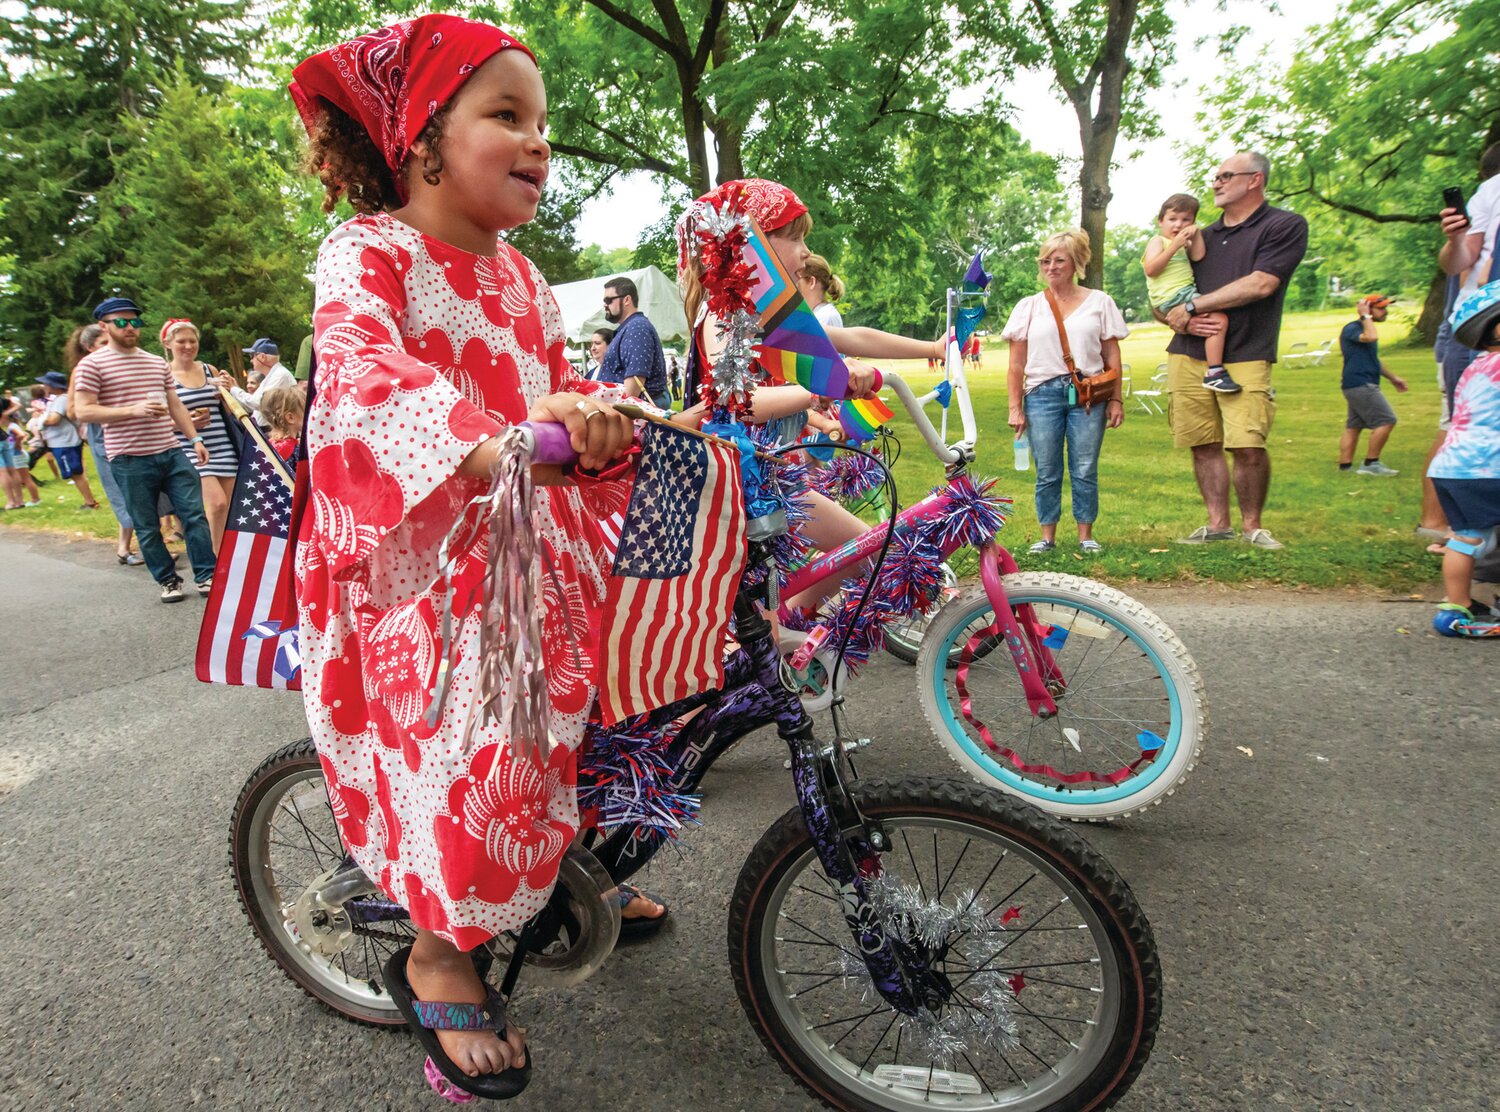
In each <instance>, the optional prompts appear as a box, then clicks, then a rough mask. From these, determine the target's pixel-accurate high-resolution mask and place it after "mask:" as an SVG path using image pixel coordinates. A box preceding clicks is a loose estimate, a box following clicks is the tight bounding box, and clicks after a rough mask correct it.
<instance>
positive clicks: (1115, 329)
mask: <svg viewBox="0 0 1500 1112" xmlns="http://www.w3.org/2000/svg"><path fill="white" fill-rule="evenodd" d="M1099 296H1100V297H1101V299H1102V300H1103V304H1102V305H1100V307H1099V339H1100V340H1123V339H1124V338H1125V337H1126V336H1129V335H1130V326H1129V325H1128V324H1126V323H1125V315H1124V314H1123V313H1121V312H1120V307H1119V306H1118V305H1116V304H1115V299H1114V298H1112V297H1110V296H1109V294H1107V293H1101V294H1100V295H1099Z"/></svg>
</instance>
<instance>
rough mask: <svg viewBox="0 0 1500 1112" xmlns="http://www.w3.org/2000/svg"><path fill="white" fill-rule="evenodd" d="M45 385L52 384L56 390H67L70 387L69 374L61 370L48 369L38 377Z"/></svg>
mask: <svg viewBox="0 0 1500 1112" xmlns="http://www.w3.org/2000/svg"><path fill="white" fill-rule="evenodd" d="M37 381H38V382H40V383H41V384H42V385H43V386H50V387H52V389H54V390H66V389H67V388H68V376H67V375H65V374H63V373H62V372H61V371H48V372H47V373H46V374H44V375H42V376H41V377H40V378H38V379H37Z"/></svg>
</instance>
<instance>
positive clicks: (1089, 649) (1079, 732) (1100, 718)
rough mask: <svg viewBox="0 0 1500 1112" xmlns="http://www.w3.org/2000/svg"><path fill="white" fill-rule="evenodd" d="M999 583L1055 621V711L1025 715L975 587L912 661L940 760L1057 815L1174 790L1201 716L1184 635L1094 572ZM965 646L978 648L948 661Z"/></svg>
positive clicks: (1150, 799) (1198, 680)
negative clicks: (967, 657)
mask: <svg viewBox="0 0 1500 1112" xmlns="http://www.w3.org/2000/svg"><path fill="white" fill-rule="evenodd" d="M1004 583H1005V590H1006V594H1007V595H1008V597H1009V599H1010V604H1011V607H1012V609H1013V610H1017V609H1020V608H1022V607H1028V606H1029V607H1030V608H1031V611H1032V613H1033V614H1034V616H1035V618H1036V620H1037V622H1038V623H1039V624H1040V625H1041V626H1042V627H1044V628H1045V627H1050V632H1049V633H1048V634H1047V636H1046V637H1045V642H1046V644H1047V647H1048V650H1049V651H1050V652H1051V654H1052V658H1053V661H1054V663H1055V665H1056V667H1057V670H1058V673H1059V674H1060V676H1061V682H1060V683H1054V684H1052V685H1051V689H1052V691H1053V698H1054V700H1055V701H1056V703H1057V715H1056V716H1055V717H1053V718H1050V719H1043V718H1038V717H1036V716H1035V715H1033V714H1032V713H1031V710H1030V708H1029V707H1028V706H1027V703H1026V697H1025V694H1024V693H1023V691H1022V688H1021V684H1020V680H1019V678H1018V676H1017V674H1016V668H1015V663H1014V661H1013V660H1012V658H1011V654H1010V653H1009V652H1007V651H1001V650H1000V649H999V648H996V647H995V645H994V642H993V639H992V638H988V637H987V636H985V635H986V631H987V630H988V629H989V627H990V626H991V624H992V623H993V622H994V619H995V615H994V610H993V608H992V607H991V605H990V600H989V596H988V595H987V594H986V593H985V591H984V588H983V587H977V588H973V589H971V590H970V591H968V592H966V593H965V594H963V595H961V596H960V597H958V598H957V599H954V600H953V601H952V602H950V603H949V604H948V605H947V606H946V607H944V608H943V610H942V612H941V613H940V614H939V615H938V616H937V617H936V618H935V619H933V622H932V624H931V626H930V627H929V628H928V630H927V633H926V636H925V637H924V639H923V644H922V652H921V656H920V657H919V659H918V661H917V682H918V684H919V687H920V694H921V699H922V709H923V711H924V712H925V713H926V715H927V721H928V724H929V725H930V726H931V727H932V730H933V732H934V733H935V734H936V735H937V738H938V740H939V741H940V742H942V743H943V746H944V748H946V749H947V751H948V754H949V755H950V756H951V757H952V758H953V759H954V760H955V761H956V762H957V763H958V765H959V767H961V768H962V769H963V770H964V771H965V772H967V773H968V774H969V775H970V776H972V777H974V779H975V780H978V781H979V782H980V783H982V784H987V785H990V786H993V787H999V788H1000V789H1002V790H1004V791H1008V792H1012V793H1014V794H1016V795H1019V796H1021V797H1022V798H1024V799H1026V800H1028V801H1029V802H1031V803H1034V804H1036V805H1037V806H1038V807H1041V808H1042V809H1043V810H1044V811H1048V812H1050V813H1051V814H1054V815H1058V816H1060V817H1062V818H1068V819H1084V820H1094V821H1100V820H1108V819H1116V818H1121V817H1123V816H1125V815H1129V814H1131V813H1132V812H1135V811H1139V810H1142V809H1143V808H1146V807H1150V806H1152V805H1153V804H1157V803H1160V802H1161V801H1162V800H1163V799H1165V798H1166V797H1167V796H1169V795H1171V794H1172V792H1174V791H1175V790H1176V789H1177V787H1178V785H1180V784H1181V783H1182V782H1183V781H1184V780H1185V779H1187V776H1188V773H1190V772H1191V771H1192V770H1193V767H1194V765H1195V764H1196V763H1197V760H1198V756H1199V753H1200V752H1201V749H1202V744H1203V735H1204V730H1205V727H1206V723H1207V717H1206V712H1205V710H1204V703H1203V680H1202V677H1201V676H1200V675H1199V674H1198V666H1197V664H1195V663H1194V662H1193V658H1192V657H1191V656H1190V655H1189V654H1188V651H1187V648H1186V647H1185V646H1184V645H1183V643H1182V641H1181V640H1180V639H1179V638H1178V637H1177V635H1176V634H1175V633H1173V632H1172V630H1171V629H1170V628H1169V627H1168V626H1167V624H1166V623H1165V622H1164V621H1162V620H1161V619H1160V618H1159V617H1157V616H1156V615H1155V614H1154V613H1152V612H1151V611H1150V610H1149V609H1147V608H1146V607H1145V606H1143V605H1141V604H1140V603H1139V602H1137V601H1135V599H1133V598H1131V597H1130V596H1129V595H1126V594H1124V593H1123V592H1121V591H1117V590H1115V589H1114V588H1113V587H1107V586H1105V585H1104V584H1102V583H1098V582H1095V581H1094V580H1091V579H1082V578H1079V577H1078V576H1074V575H1062V574H1059V573H1056V572H1018V573H1015V574H1012V575H1007V576H1005V577H1004ZM966 645H972V646H975V647H977V648H982V649H984V650H985V651H982V652H979V653H976V654H975V656H974V658H973V659H972V660H971V661H970V662H969V665H968V668H967V670H965V669H964V668H962V667H960V668H957V669H955V668H953V663H954V661H955V658H957V657H961V656H962V654H963V650H964V648H965V646H966ZM986 732H988V734H989V737H988V738H986V737H985V733H986Z"/></svg>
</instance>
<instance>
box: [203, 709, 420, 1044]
mask: <svg viewBox="0 0 1500 1112" xmlns="http://www.w3.org/2000/svg"><path fill="white" fill-rule="evenodd" d="M229 859H230V868H231V870H232V871H233V873H234V887H235V892H236V894H237V895H238V896H239V898H240V906H241V907H243V908H244V909H245V915H246V916H247V917H248V918H249V920H250V926H251V928H252V929H253V930H254V931H255V937H256V938H257V939H258V940H259V942H260V944H261V945H262V946H263V947H264V948H265V951H266V953H267V954H269V955H270V956H271V959H272V960H273V961H275V962H276V964H277V965H279V966H281V969H282V971H283V972H284V973H285V974H286V975H287V976H288V977H290V978H291V979H292V980H293V981H294V982H296V983H297V985H299V986H300V987H301V988H302V989H303V990H305V991H306V992H308V993H309V994H311V995H312V996H313V997H315V998H316V999H318V1000H319V1001H321V1002H322V1003H324V1004H326V1005H327V1006H328V1007H330V1008H332V1009H333V1010H334V1011H336V1012H338V1013H339V1014H340V1015H342V1016H345V1017H347V1018H349V1019H352V1020H355V1021H356V1022H359V1023H369V1024H374V1025H377V1026H382V1027H399V1026H403V1025H404V1024H405V1023H406V1020H405V1019H404V1018H402V1015H401V1013H400V1012H399V1011H398V1010H397V1009H396V1004H395V1001H393V1000H392V999H391V997H390V995H389V994H388V993H387V992H386V991H385V987H384V984H383V974H382V973H381V970H382V968H383V966H384V965H385V960H386V958H388V957H389V956H390V955H391V954H392V953H394V952H395V951H396V950H399V949H400V948H401V947H403V946H409V945H411V943H412V941H413V940H414V939H415V938H416V931H415V930H414V929H413V928H412V926H411V924H410V922H409V921H407V920H406V919H405V918H404V916H403V917H401V918H396V919H390V920H385V921H377V922H365V921H363V918H362V917H361V920H360V921H359V922H353V921H351V920H350V919H349V918H348V917H346V916H336V917H328V916H325V915H323V914H322V913H321V912H318V913H315V915H314V916H301V915H299V914H298V908H299V903H300V901H302V899H303V896H304V893H306V892H307V891H308V890H309V889H310V888H311V887H312V886H313V884H314V883H315V882H316V881H317V880H318V879H319V878H320V877H323V876H325V875H327V874H328V873H330V872H331V871H332V870H335V869H338V868H339V867H340V866H341V865H343V864H344V863H345V861H346V856H345V853H344V847H343V842H342V840H341V839H340V838H339V830H338V823H337V821H336V820H335V819H334V816H333V808H332V806H331V805H330V804H329V801H328V789H327V787H326V786H325V785H324V780H323V767H322V765H321V764H320V763H319V761H318V751H317V749H316V748H314V746H313V743H312V739H311V738H307V739H305V740H303V741H298V742H294V743H292V744H291V745H287V746H283V747H282V748H281V749H279V750H277V751H276V752H275V753H273V754H272V755H271V756H269V757H267V758H266V760H265V761H264V762H262V764H261V766H260V767H259V768H257V769H256V770H255V771H254V772H252V773H251V774H250V778H249V779H248V780H247V781H245V786H244V788H243V789H242V790H241V791H240V797H239V800H238V801H237V802H236V803H235V805H234V817H233V819H232V820H231V822H230V830H229ZM314 917H316V918H317V921H316V923H314V922H312V919H313V918H314Z"/></svg>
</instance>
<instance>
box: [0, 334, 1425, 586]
mask: <svg viewBox="0 0 1500 1112" xmlns="http://www.w3.org/2000/svg"><path fill="white" fill-rule="evenodd" d="M994 312H995V314H996V315H997V316H998V315H999V314H1000V312H1001V311H1000V310H999V309H995V310H994ZM1352 319H1353V314H1352V310H1344V311H1338V312H1325V313H1301V314H1295V315H1289V316H1288V317H1287V319H1286V321H1285V323H1284V327H1283V329H1282V336H1281V342H1282V350H1283V351H1285V350H1286V349H1287V348H1288V347H1290V346H1291V345H1292V344H1294V343H1297V342H1304V343H1307V344H1308V346H1309V347H1316V346H1317V345H1318V344H1319V343H1321V342H1322V341H1323V340H1325V339H1329V338H1336V337H1337V335H1338V330H1339V328H1340V327H1341V326H1342V325H1343V324H1344V323H1345V322H1346V321H1348V320H1352ZM1408 328H1409V323H1408V322H1406V321H1403V320H1401V319H1399V318H1398V317H1394V316H1393V317H1392V319H1391V320H1390V321H1389V322H1387V323H1386V324H1385V325H1384V326H1383V333H1384V335H1385V336H1386V337H1397V336H1403V335H1405V334H1406V332H1407V331H1408ZM1166 341H1167V330H1166V329H1165V328H1164V327H1163V326H1161V325H1157V324H1150V325H1141V326H1137V327H1136V329H1135V331H1134V332H1133V333H1132V335H1131V336H1130V337H1129V338H1128V339H1126V340H1125V341H1124V342H1123V344H1122V348H1123V352H1124V360H1125V362H1126V363H1128V364H1129V365H1130V367H1131V376H1132V380H1133V385H1134V386H1135V387H1136V388H1138V389H1150V388H1152V383H1151V381H1150V380H1151V376H1152V375H1153V374H1154V373H1155V372H1156V368H1157V365H1158V364H1160V363H1163V362H1164V361H1165V359H1166V355H1165V350H1164V349H1165V347H1166ZM1385 359H1386V363H1387V365H1389V366H1390V367H1391V369H1392V370H1394V371H1395V373H1397V374H1398V375H1401V376H1402V377H1404V378H1406V379H1407V380H1408V381H1409V382H1410V383H1411V385H1412V389H1411V392H1410V393H1407V394H1399V395H1398V394H1396V393H1395V391H1394V390H1392V389H1391V388H1390V386H1389V384H1387V385H1386V387H1385V389H1386V393H1387V396H1388V397H1389V398H1390V399H1391V403H1392V405H1393V406H1394V407H1395V409H1396V413H1397V416H1398V417H1399V418H1400V422H1401V423H1400V424H1399V425H1398V426H1397V427H1396V431H1395V432H1394V433H1393V434H1392V436H1391V441H1390V444H1389V445H1388V446H1387V448H1386V451H1385V453H1384V455H1383V459H1384V460H1385V462H1386V463H1388V464H1389V465H1390V466H1392V467H1395V468H1397V469H1399V470H1400V472H1401V474H1400V476H1398V477H1397V478H1394V479H1373V478H1366V477H1363V476H1360V475H1355V474H1353V473H1344V472H1340V471H1338V470H1337V468H1336V467H1335V466H1334V461H1335V458H1336V456H1337V452H1338V438H1339V433H1340V431H1341V430H1342V429H1343V425H1344V399H1343V396H1342V395H1341V394H1340V393H1339V360H1338V356H1337V353H1336V352H1335V354H1334V355H1332V356H1330V357H1329V358H1328V359H1327V360H1326V361H1325V362H1324V363H1323V365H1322V366H1321V367H1298V366H1296V365H1289V364H1286V363H1281V364H1278V366H1277V368H1276V372H1275V379H1274V381H1275V385H1276V402H1277V412H1276V426H1275V428H1274V430H1273V434H1272V440H1271V444H1270V448H1271V454H1272V468H1273V471H1272V479H1271V496H1270V501H1269V503H1268V504H1267V506H1266V512H1265V524H1266V526H1267V527H1268V528H1269V529H1271V530H1272V532H1274V533H1275V534H1276V536H1277V537H1278V538H1279V539H1280V540H1281V541H1282V542H1284V543H1285V544H1286V545H1287V548H1286V550H1285V551H1283V552H1263V551H1260V550H1257V549H1251V548H1249V547H1248V546H1245V545H1243V544H1239V543H1232V544H1222V545H1214V546H1209V547H1205V548H1188V547H1184V546H1182V545H1176V544H1173V543H1172V541H1173V538H1175V537H1180V536H1184V535H1186V534H1187V533H1189V532H1191V531H1192V530H1193V529H1195V528H1197V527H1198V526H1199V525H1201V524H1203V521H1204V514H1203V505H1202V502H1201V501H1200V500H1199V498H1198V492H1197V487H1196V486H1195V485H1194V483H1193V476H1192V468H1191V465H1190V462H1189V456H1188V453H1187V452H1186V451H1179V450H1177V449H1175V448H1173V447H1172V439H1171V433H1170V432H1169V430H1168V428H1167V421H1166V418H1165V417H1163V416H1158V415H1156V414H1147V413H1145V412H1143V411H1142V410H1141V409H1140V408H1139V407H1138V406H1137V405H1136V404H1135V402H1133V401H1131V400H1127V402H1126V418H1125V424H1124V426H1123V427H1122V428H1120V429H1118V430H1116V431H1113V432H1110V433H1108V434H1107V436H1106V438H1105V442H1104V451H1103V455H1102V457H1101V459H1100V464H1099V470H1100V478H1099V491H1100V513H1099V521H1098V524H1097V526H1096V536H1098V538H1099V539H1100V541H1101V542H1103V544H1104V546H1105V552H1104V554H1103V555H1102V556H1098V557H1094V558H1092V559H1090V560H1088V561H1084V560H1083V559H1082V558H1081V557H1079V556H1078V554H1077V550H1076V548H1075V547H1073V546H1072V544H1071V543H1069V538H1071V537H1072V536H1073V530H1072V521H1071V518H1069V517H1068V509H1069V503H1068V492H1067V490H1066V483H1065V484H1064V487H1065V489H1064V491H1063V520H1062V524H1061V526H1060V527H1059V530H1058V536H1059V539H1060V540H1061V541H1063V542H1064V543H1062V544H1060V545H1059V547H1058V550H1057V551H1056V552H1053V553H1051V554H1049V555H1048V556H1045V557H1032V556H1026V555H1024V550H1025V548H1026V546H1027V545H1029V544H1030V543H1031V542H1032V541H1034V540H1036V539H1037V537H1038V536H1039V533H1038V530H1037V525H1036V512H1035V508H1034V503H1033V500H1032V484H1033V482H1034V481H1035V472H1034V471H1031V472H1017V471H1015V470H1013V469H1012V452H1011V435H1010V429H1009V428H1008V427H1007V425H1006V423H1005V421H1006V414H1007V401H1006V391H1005V366H1006V354H1005V346H1004V345H1003V344H1001V343H999V342H998V340H992V341H991V342H990V343H988V344H987V345H986V348H985V352H984V362H983V364H982V365H981V367H980V368H979V370H978V371H977V372H976V373H974V374H973V375H972V383H971V384H972V386H973V391H974V402H975V411H976V415H977V418H978V421H979V427H980V434H981V435H980V446H979V460H978V463H977V465H976V467H975V472H976V473H977V474H981V475H993V476H998V477H999V479H1000V489H1001V491H1003V492H1004V493H1005V494H1007V495H1009V496H1011V497H1012V498H1014V499H1015V502H1016V504H1015V511H1014V514H1013V516H1012V517H1011V520H1010V522H1009V524H1008V525H1007V526H1006V528H1005V530H1004V532H1003V533H1002V534H1001V540H1002V541H1004V543H1005V544H1006V545H1007V546H1008V547H1009V548H1011V550H1012V551H1014V552H1016V553H1017V554H1018V556H1019V559H1020V562H1021V564H1022V566H1023V567H1027V568H1033V567H1044V568H1054V569H1058V570H1063V571H1071V572H1075V573H1084V572H1086V573H1087V574H1089V575H1091V576H1094V577H1096V578H1100V579H1108V580H1112V581H1117V582H1119V581H1127V580H1131V579H1140V580H1149V581H1156V582H1171V581H1191V580H1213V581H1217V582H1221V583H1238V582H1264V583H1277V584H1285V585H1289V586H1297V585H1306V586H1316V587H1334V586H1345V585H1367V586H1373V587H1380V588H1386V589H1407V588H1409V587H1410V586H1411V585H1413V584H1418V583H1426V582H1429V581H1431V580H1433V579H1435V578H1436V577H1437V561H1436V558H1435V557H1431V556H1428V555H1427V554H1426V553H1425V552H1424V551H1423V544H1421V543H1419V542H1418V541H1417V540H1416V539H1415V538H1414V537H1413V536H1412V532H1411V530H1412V526H1413V525H1415V524H1416V522H1417V514H1418V509H1419V507H1420V504H1421V474H1422V464H1423V461H1424V460H1425V459H1426V455H1427V450H1428V449H1429V448H1430V447H1431V445H1432V438H1433V436H1434V435H1435V433H1436V427H1437V424H1436V423H1437V414H1438V408H1439V402H1440V398H1439V394H1438V391H1437V387H1436V382H1435V372H1434V365H1433V362H1432V354H1431V352H1430V351H1429V350H1428V349H1426V348H1420V349H1414V348H1408V349H1403V350H1395V351H1388V352H1386V354H1385ZM891 368H892V369H893V370H897V371H899V372H901V373H902V375H903V376H904V377H906V378H908V379H909V381H911V383H912V384H913V386H915V387H917V388H918V389H919V390H925V389H926V388H928V387H929V386H931V384H932V383H933V382H934V381H935V377H934V376H933V375H931V374H930V373H929V372H928V370H927V367H926V365H925V364H923V363H920V362H916V363H905V364H903V363H899V362H898V363H893V364H891ZM1161 400H1162V402H1163V403H1165V398H1163V399H1161ZM954 418H955V421H956V419H957V414H956V413H955V414H954ZM894 428H895V429H896V431H897V432H898V434H900V435H901V437H902V444H903V449H904V450H903V453H902V456H901V459H900V460H899V462H898V463H897V465H896V478H897V481H898V483H899V485H900V489H901V496H902V501H903V502H905V503H910V502H912V501H914V500H915V499H916V498H918V497H920V496H921V494H923V493H924V492H925V491H926V490H927V489H928V488H929V487H930V486H932V485H933V484H935V483H937V482H938V481H939V480H940V479H941V478H942V468H941V467H940V466H939V464H938V463H937V461H936V460H935V459H933V458H932V456H931V454H930V453H928V452H927V449H926V446H925V445H924V444H923V443H922V441H921V439H920V438H919V437H918V436H917V435H916V432H915V430H914V429H913V428H912V427H911V423H910V421H909V420H908V419H907V418H906V415H905V414H904V413H902V414H898V417H897V420H896V422H895V423H894ZM950 433H951V434H952V436H953V438H956V437H957V435H958V434H957V430H956V425H955V426H954V428H952V429H950ZM1362 446H1363V445H1362ZM85 457H86V459H88V454H87V453H85ZM87 466H88V473H89V481H90V483H91V484H93V487H94V491H95V494H96V495H97V496H98V497H99V498H100V499H101V500H103V498H104V490H103V486H102V485H101V484H100V483H99V481H98V476H97V475H96V474H95V471H94V467H93V461H92V459H88V464H87ZM37 474H38V475H39V476H47V467H46V465H45V464H43V465H41V466H40V467H39V468H38V469H37ZM48 477H50V476H48ZM0 524H3V525H5V526H9V527H11V528H22V529H45V530H51V531H55V532H60V533H64V534H67V535H70V536H73V537H78V538H99V539H101V540H105V541H112V539H113V537H114V536H115V529H116V525H115V520H114V517H113V516H112V515H111V514H110V513H109V512H108V511H107V510H100V511H97V512H90V511H87V510H84V509H82V507H81V499H80V498H79V497H78V493H77V491H75V490H74V489H73V485H72V484H71V483H65V482H61V481H59V480H56V479H53V480H52V481H51V482H49V483H48V484H47V485H46V486H44V487H42V505H41V506H39V507H37V508H35V509H30V510H20V511H15V512H10V513H3V514H0ZM1236 527H1238V521H1236ZM960 567H961V568H962V564H961V565H960Z"/></svg>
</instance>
